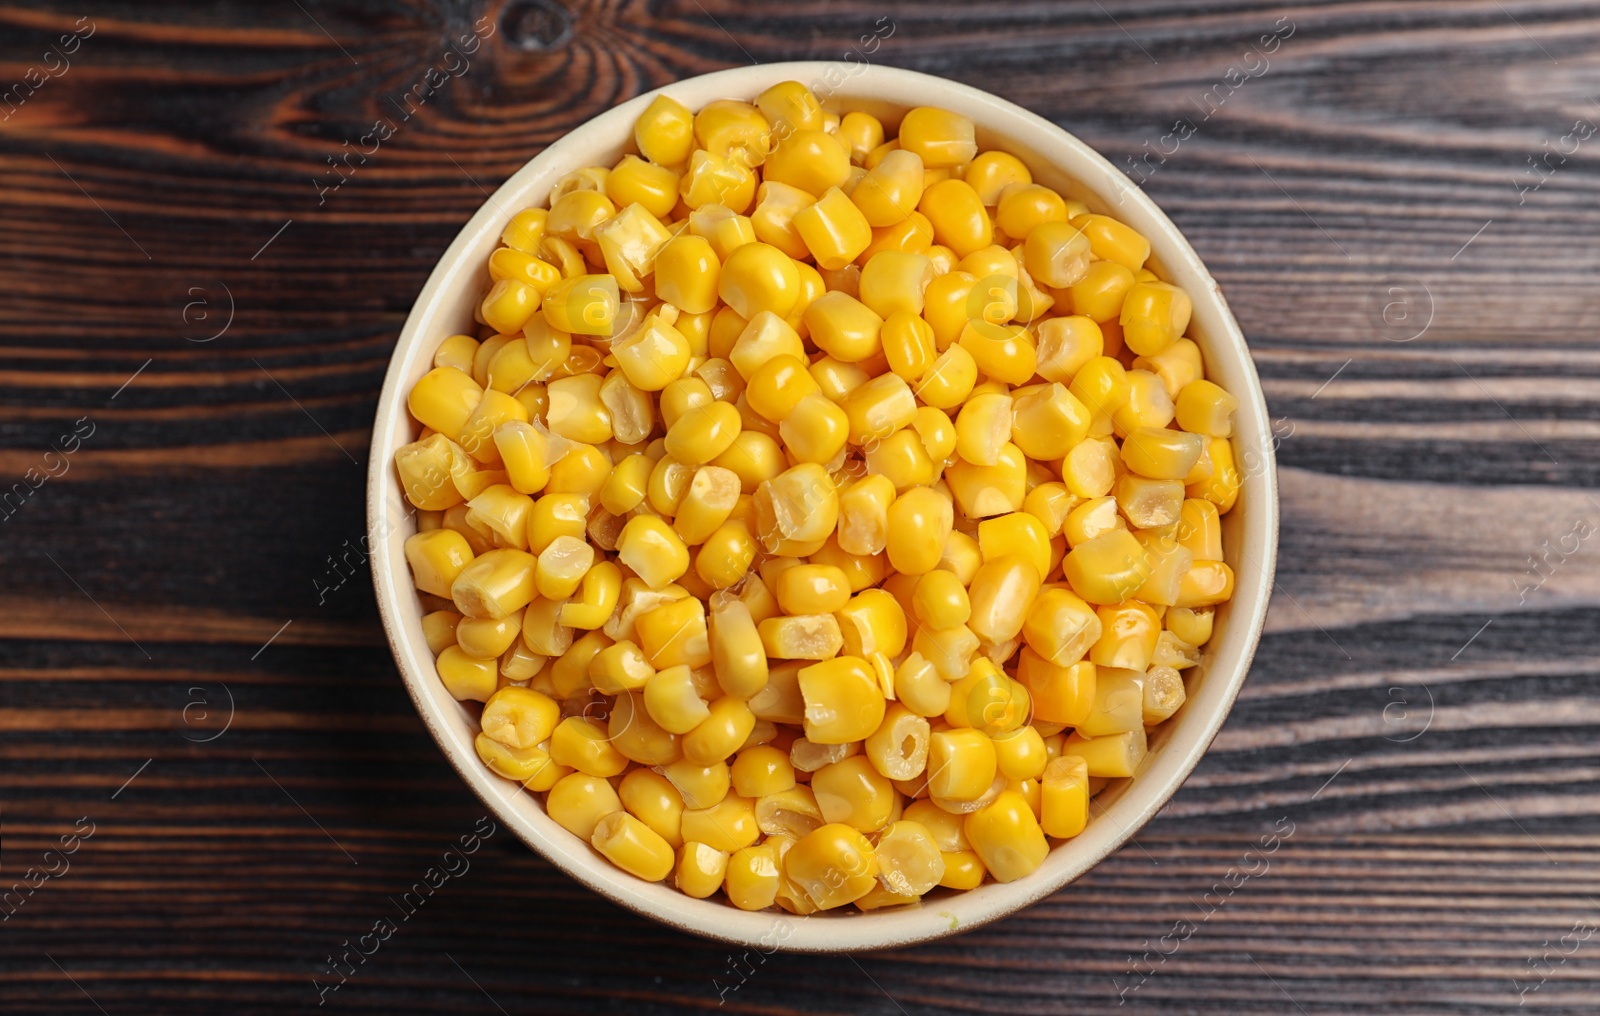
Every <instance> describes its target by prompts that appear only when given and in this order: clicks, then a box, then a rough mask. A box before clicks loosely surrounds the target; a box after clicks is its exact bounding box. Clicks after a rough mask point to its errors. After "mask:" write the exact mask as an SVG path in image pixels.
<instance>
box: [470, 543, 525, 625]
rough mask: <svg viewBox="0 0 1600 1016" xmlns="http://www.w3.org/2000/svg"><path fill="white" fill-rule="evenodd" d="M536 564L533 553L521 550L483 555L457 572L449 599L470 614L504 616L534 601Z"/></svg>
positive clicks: (495, 551) (492, 616) (472, 615)
mask: <svg viewBox="0 0 1600 1016" xmlns="http://www.w3.org/2000/svg"><path fill="white" fill-rule="evenodd" d="M534 566H535V560H534V557H533V555H532V554H529V553H527V552H526V551H522V550H513V549H509V548H506V549H499V550H491V551H489V552H488V553H486V554H480V555H478V556H477V557H476V558H474V559H473V560H472V561H471V562H469V563H468V564H467V565H466V567H464V568H462V569H461V571H460V572H459V573H458V574H457V575H456V579H455V581H454V582H453V583H451V585H450V598H451V599H452V600H454V601H455V605H456V609H457V610H459V611H461V613H462V614H464V615H466V616H467V617H490V618H501V617H505V616H506V615H507V614H510V613H513V612H515V611H518V610H521V609H522V608H523V607H526V606H527V605H528V604H529V603H530V602H531V601H532V600H533V596H534Z"/></svg>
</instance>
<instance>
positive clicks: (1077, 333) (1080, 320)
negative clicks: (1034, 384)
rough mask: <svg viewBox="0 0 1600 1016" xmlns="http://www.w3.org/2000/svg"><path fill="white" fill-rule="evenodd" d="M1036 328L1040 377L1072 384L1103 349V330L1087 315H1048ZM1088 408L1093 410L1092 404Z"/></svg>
mask: <svg viewBox="0 0 1600 1016" xmlns="http://www.w3.org/2000/svg"><path fill="white" fill-rule="evenodd" d="M1036 330H1037V332H1038V337H1039V346H1038V353H1037V359H1038V367H1037V370H1038V371H1039V376H1040V377H1043V378H1045V379H1046V380H1049V381H1055V382H1057V383H1060V384H1071V383H1072V380H1073V378H1074V377H1076V376H1077V374H1078V371H1080V370H1082V369H1083V367H1084V366H1085V365H1086V364H1088V363H1089V362H1090V361H1091V360H1094V359H1096V358H1098V357H1100V356H1102V355H1103V354H1104V351H1105V336H1104V333H1103V332H1102V331H1101V328H1100V326H1099V325H1098V324H1096V323H1095V322H1094V321H1093V320H1091V319H1089V318H1087V317H1082V316H1079V315H1074V316H1070V317H1057V318H1049V319H1048V320H1045V321H1041V322H1039V324H1038V325H1037V328H1036ZM1118 366H1121V365H1120V364H1118ZM1074 394H1076V393H1074ZM1089 408H1090V409H1091V410H1093V409H1094V407H1093V406H1090V407H1089Z"/></svg>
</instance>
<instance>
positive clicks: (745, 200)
mask: <svg viewBox="0 0 1600 1016" xmlns="http://www.w3.org/2000/svg"><path fill="white" fill-rule="evenodd" d="M743 160H744V156H743V155H740V156H738V157H736V158H729V157H727V156H725V155H720V154H717V153H715V152H710V151H706V150H704V149H696V150H695V152H694V154H693V155H691V156H690V157H689V168H688V170H687V172H685V173H684V174H683V178H682V179H681V180H680V181H679V182H678V194H679V196H680V197H681V198H682V200H683V204H684V206H685V207H687V208H690V209H696V208H703V207H705V206H706V205H711V204H718V205H725V206H727V208H728V209H729V210H731V211H734V212H744V211H746V210H747V209H748V208H749V207H750V202H751V201H752V200H753V199H754V198H755V195H756V175H755V173H753V172H751V171H750V167H749V164H748V163H746V162H744V161H743Z"/></svg>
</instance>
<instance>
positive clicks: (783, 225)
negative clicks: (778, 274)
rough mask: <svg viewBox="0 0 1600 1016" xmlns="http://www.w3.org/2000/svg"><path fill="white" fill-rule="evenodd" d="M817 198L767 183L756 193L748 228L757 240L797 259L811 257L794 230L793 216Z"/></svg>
mask: <svg viewBox="0 0 1600 1016" xmlns="http://www.w3.org/2000/svg"><path fill="white" fill-rule="evenodd" d="M816 200H817V199H816V197H815V196H813V195H812V194H810V193H808V192H806V191H803V190H801V189H800V188H798V187H791V186H789V185H788V184H786V183H778V182H777V181H775V180H768V181H767V182H765V183H763V184H762V185H761V186H760V187H759V188H757V190H756V207H755V208H754V210H752V211H751V212H750V225H751V227H752V228H754V229H755V231H756V239H758V240H760V241H761V242H762V243H766V244H771V245H772V246H774V247H776V248H778V249H779V250H781V251H783V252H784V253H785V254H787V255H789V257H791V258H795V259H796V260H798V259H800V258H804V257H808V256H809V255H810V250H809V248H807V247H806V242H805V240H803V239H801V236H800V232H799V230H798V229H797V228H796V223H795V216H796V215H797V214H798V213H799V212H800V211H801V210H802V209H805V208H809V207H811V206H812V205H813V204H815V203H816Z"/></svg>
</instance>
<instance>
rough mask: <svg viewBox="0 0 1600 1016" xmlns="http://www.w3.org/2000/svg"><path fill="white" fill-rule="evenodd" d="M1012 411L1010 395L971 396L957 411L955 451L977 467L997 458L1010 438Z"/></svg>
mask: <svg viewBox="0 0 1600 1016" xmlns="http://www.w3.org/2000/svg"><path fill="white" fill-rule="evenodd" d="M1011 411H1012V405H1011V396H1010V395H1009V394H1005V393H1001V392H983V393H981V394H976V395H973V396H972V397H971V398H970V399H968V400H967V402H966V404H965V405H963V406H962V407H961V412H959V413H958V414H956V420H955V424H956V454H957V455H959V456H961V457H962V458H963V459H965V460H966V461H968V462H971V463H974V464H976V465H980V466H992V465H994V464H995V463H996V462H998V461H1000V449H1001V448H1003V447H1005V445H1006V443H1007V442H1008V441H1010V440H1011Z"/></svg>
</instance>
